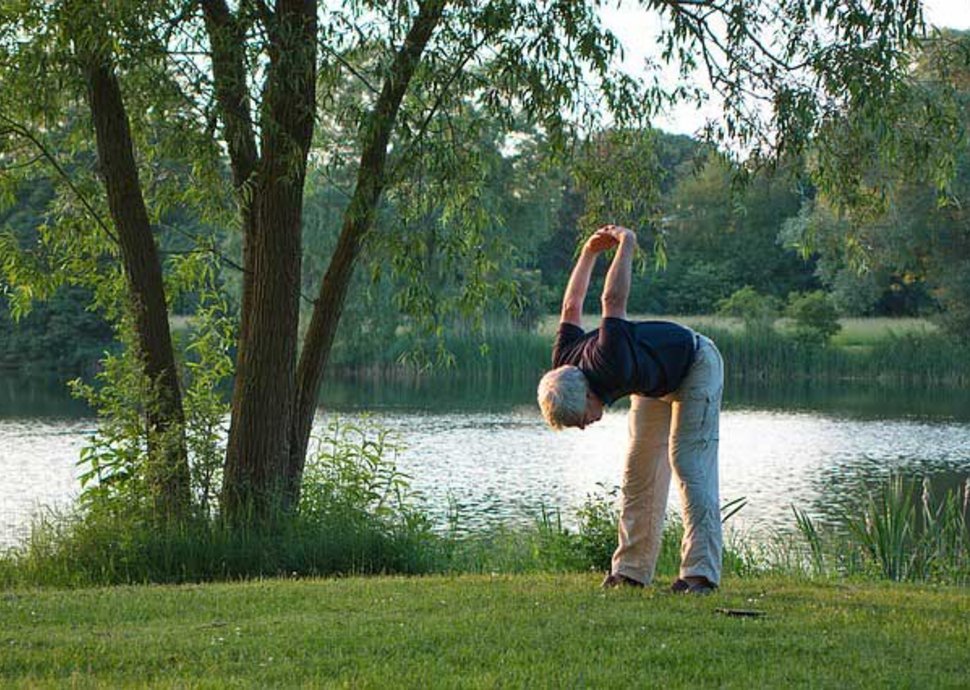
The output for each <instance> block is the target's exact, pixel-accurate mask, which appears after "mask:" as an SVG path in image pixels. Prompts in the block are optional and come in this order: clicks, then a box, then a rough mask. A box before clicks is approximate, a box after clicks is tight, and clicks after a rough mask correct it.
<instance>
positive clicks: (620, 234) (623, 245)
mask: <svg viewBox="0 0 970 690" xmlns="http://www.w3.org/2000/svg"><path fill="white" fill-rule="evenodd" d="M604 230H605V231H606V232H607V233H608V234H609V236H610V237H612V238H613V239H614V240H615V241H616V242H618V243H619V248H618V249H617V250H616V254H615V255H614V256H613V262H612V263H611V264H610V270H609V271H608V272H607V273H606V282H605V283H604V284H603V297H602V303H603V318H604V319H605V318H608V317H615V318H620V319H625V318H626V303H627V300H628V299H629V297H630V278H631V274H632V273H633V252H634V250H635V249H636V246H637V236H636V235H635V234H633V231H632V230H630V229H628V228H624V227H620V226H619V225H607V226H606V227H605V228H604Z"/></svg>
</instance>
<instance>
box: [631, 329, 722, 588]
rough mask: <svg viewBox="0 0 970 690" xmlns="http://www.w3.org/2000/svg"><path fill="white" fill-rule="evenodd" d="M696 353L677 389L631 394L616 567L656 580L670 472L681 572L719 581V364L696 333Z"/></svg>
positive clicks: (706, 341) (710, 346) (713, 350)
mask: <svg viewBox="0 0 970 690" xmlns="http://www.w3.org/2000/svg"><path fill="white" fill-rule="evenodd" d="M699 345H700V346H699V348H698V350H697V355H696V357H695V358H694V362H693V364H691V368H690V371H689V372H688V373H687V376H686V377H685V378H684V380H683V382H682V383H681V385H680V387H679V388H678V389H677V390H675V391H674V392H672V393H670V394H668V395H666V396H664V397H662V398H647V397H644V396H640V395H634V396H632V398H631V406H630V416H629V428H630V440H629V446H628V449H627V456H626V468H625V470H624V473H623V487H622V495H621V507H620V524H619V546H618V547H617V549H616V552H615V553H614V554H613V572H614V573H621V574H623V575H626V576H627V577H629V578H632V579H634V580H637V581H638V582H643V583H647V584H649V583H650V582H651V581H652V580H653V574H654V569H655V568H656V566H657V557H658V556H659V554H660V543H661V540H662V538H663V529H664V514H665V512H666V510H667V494H668V492H669V490H670V477H671V472H673V474H674V475H675V476H676V479H677V488H678V490H679V492H680V503H681V506H682V511H683V513H682V514H683V520H684V538H683V541H682V542H681V547H680V577H682V578H683V577H689V576H700V575H702V576H704V577H706V578H707V579H708V580H710V581H711V582H712V583H714V584H715V585H716V584H719V583H720V581H721V549H722V545H723V542H722V536H721V513H720V504H719V497H718V473H717V464H718V462H717V446H718V438H719V435H718V423H719V417H720V409H721V394H722V392H723V390H724V361H723V360H722V359H721V354H720V353H719V352H718V351H717V347H715V346H714V343H713V342H712V341H711V340H710V339H708V338H705V337H704V336H699Z"/></svg>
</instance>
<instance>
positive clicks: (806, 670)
mask: <svg viewBox="0 0 970 690" xmlns="http://www.w3.org/2000/svg"><path fill="white" fill-rule="evenodd" d="M599 577H600V576H599V575H594V574H586V575H528V576H525V575H520V576H488V575H483V576H457V577H449V576H434V577H420V578H390V577H372V578H361V577H352V578H345V579H323V580H265V581H254V582H245V583H236V584H212V585H191V586H178V587H162V586H141V587H114V588H99V589H85V590H72V591H62V590H45V591H7V592H5V593H3V594H2V595H0V648H2V650H3V653H2V655H0V685H5V686H6V685H12V686H29V687H64V686H66V685H70V684H74V685H78V686H81V687H145V686H153V687H159V686H161V687H226V686H232V687H296V686H312V687H319V686H339V687H345V686H352V687H362V688H363V687H375V688H376V687H422V688H426V687H496V686H505V685H511V686H515V687H526V686H529V687H573V686H584V687H585V686H592V687H606V686H610V687H646V686H662V687H688V686H690V687H713V686H717V687H739V688H745V687H788V686H792V685H797V686H809V685H810V686H817V687H834V686H838V687H887V686H891V687H957V686H961V685H963V684H964V683H965V682H966V667H967V649H968V648H970V627H968V626H967V624H966V621H967V620H968V618H970V598H968V597H967V596H966V590H965V589H959V588H952V587H933V586H914V585H899V584H892V585H890V584H876V583H868V582H867V583H854V582H832V581H818V582H810V581H805V580H797V579H787V578H777V577H756V578H743V579H742V578H732V579H730V580H728V581H726V582H725V583H724V586H723V587H722V590H721V591H720V592H718V593H716V594H714V595H712V596H709V597H690V596H684V595H674V594H670V593H668V592H667V590H666V585H667V584H669V583H668V582H666V581H664V582H660V583H657V585H656V586H654V587H649V588H647V589H645V590H620V591H609V592H603V591H601V590H600V589H599V588H598V583H599ZM719 609H745V610H751V609H753V610H757V611H761V612H764V615H763V616H761V617H758V618H745V617H734V616H729V615H725V614H723V613H720V612H719Z"/></svg>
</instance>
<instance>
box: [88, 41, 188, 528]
mask: <svg viewBox="0 0 970 690" xmlns="http://www.w3.org/2000/svg"><path fill="white" fill-rule="evenodd" d="M84 60H85V63H86V64H85V77H86V80H87V86H88V103H89V105H90V108H91V115H92V119H93V121H94V128H95V135H96V139H97V149H98V166H99V171H100V174H101V176H102V178H103V180H104V186H105V190H106V192H107V197H108V207H109V209H110V212H111V218H112V220H113V222H114V225H115V229H116V230H117V234H118V241H119V243H120V245H121V253H122V260H123V262H124V268H125V275H126V276H127V280H128V285H129V290H130V294H131V309H132V312H133V315H134V323H135V329H136V331H137V335H138V347H139V353H138V354H139V356H140V358H141V360H142V362H143V364H144V371H145V374H146V375H147V377H148V379H149V380H150V382H151V386H152V393H153V400H152V402H151V403H150V404H149V405H148V406H147V409H146V416H147V422H148V430H149V434H148V438H149V447H148V462H149V464H148V481H149V484H150V487H151V489H152V493H153V496H154V498H155V502H156V508H158V509H159V511H160V512H161V514H163V515H165V516H168V517H179V516H182V515H184V513H185V511H186V510H187V509H188V507H189V497H190V485H189V466H188V459H187V456H186V450H185V431H184V416H183V411H182V395H181V390H180V387H179V379H178V372H177V370H176V367H175V356H174V352H173V349H172V338H171V333H170V331H169V324H168V310H167V307H166V304H165V288H164V284H163V280H162V266H161V262H160V261H159V256H158V250H157V247H156V245H155V238H154V236H153V234H152V229H151V225H150V223H149V220H148V212H147V211H146V208H145V201H144V198H143V197H142V193H141V185H140V182H139V178H138V168H137V166H136V165H135V156H134V150H133V145H132V140H131V130H130V128H129V123H128V116H127V113H126V110H125V105H124V101H123V100H122V95H121V89H120V87H119V84H118V79H117V77H116V75H115V73H114V70H113V67H112V65H111V63H110V61H109V60H107V59H106V58H104V57H100V56H94V55H88V56H85V58H84Z"/></svg>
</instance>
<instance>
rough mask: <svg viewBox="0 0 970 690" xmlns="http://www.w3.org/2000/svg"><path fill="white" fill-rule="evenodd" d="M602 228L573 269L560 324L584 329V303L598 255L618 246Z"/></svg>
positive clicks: (588, 243)
mask: <svg viewBox="0 0 970 690" xmlns="http://www.w3.org/2000/svg"><path fill="white" fill-rule="evenodd" d="M605 230H606V229H605V228H600V229H599V230H597V231H596V232H594V233H593V234H592V235H591V236H590V238H589V239H588V240H586V244H584V245H583V249H582V250H581V251H580V253H579V260H578V261H576V265H575V266H574V267H573V272H572V273H571V274H570V276H569V283H568V284H567V285H566V292H565V293H564V294H563V296H562V312H561V314H560V316H559V322H560V323H571V324H574V325H576V326H579V327H580V328H582V325H583V324H582V320H583V302H584V301H586V291H587V290H589V276H590V274H591V273H592V272H593V266H594V265H595V264H596V255H597V254H599V253H600V252H601V251H603V250H604V249H607V248H609V247H612V246H613V245H615V244H616V239H615V238H614V237H613V236H612V235H610V234H609V233H607V232H605Z"/></svg>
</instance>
